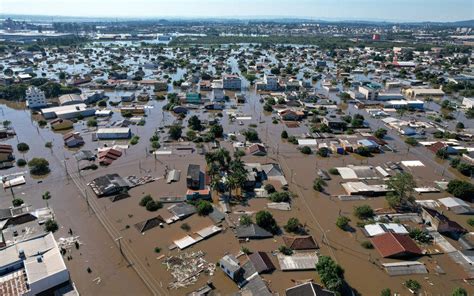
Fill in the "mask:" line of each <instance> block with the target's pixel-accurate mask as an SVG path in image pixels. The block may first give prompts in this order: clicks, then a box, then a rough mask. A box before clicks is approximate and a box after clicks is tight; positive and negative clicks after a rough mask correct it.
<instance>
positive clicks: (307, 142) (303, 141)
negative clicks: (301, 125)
mask: <svg viewBox="0 0 474 296" xmlns="http://www.w3.org/2000/svg"><path fill="white" fill-rule="evenodd" d="M298 145H300V146H316V145H318V143H317V142H316V139H298Z"/></svg>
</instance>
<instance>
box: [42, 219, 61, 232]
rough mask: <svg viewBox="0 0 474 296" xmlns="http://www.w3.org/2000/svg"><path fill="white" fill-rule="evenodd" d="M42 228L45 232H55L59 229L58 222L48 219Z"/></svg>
mask: <svg viewBox="0 0 474 296" xmlns="http://www.w3.org/2000/svg"><path fill="white" fill-rule="evenodd" d="M44 229H45V230H46V231H47V232H56V231H57V230H58V229H59V225H58V223H57V222H56V221H55V220H53V219H48V220H46V222H45V223H44Z"/></svg>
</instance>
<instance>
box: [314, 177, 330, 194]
mask: <svg viewBox="0 0 474 296" xmlns="http://www.w3.org/2000/svg"><path fill="white" fill-rule="evenodd" d="M326 185H327V183H326V181H324V180H323V179H322V178H316V179H314V181H313V189H314V190H315V191H318V192H322V191H323V190H324V186H326Z"/></svg>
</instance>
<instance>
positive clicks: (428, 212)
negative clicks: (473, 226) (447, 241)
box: [421, 207, 467, 238]
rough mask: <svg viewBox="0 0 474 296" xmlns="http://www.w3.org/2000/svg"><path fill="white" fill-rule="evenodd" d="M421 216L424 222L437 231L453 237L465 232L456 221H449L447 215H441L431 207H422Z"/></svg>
mask: <svg viewBox="0 0 474 296" xmlns="http://www.w3.org/2000/svg"><path fill="white" fill-rule="evenodd" d="M421 217H422V218H423V220H424V221H425V223H426V224H430V225H431V227H433V228H434V229H435V230H436V231H438V232H439V233H442V234H446V235H448V236H450V237H453V238H458V237H459V236H461V235H462V234H464V233H466V232H467V231H466V229H464V228H463V227H462V226H461V225H459V224H458V223H457V222H455V221H451V220H450V219H449V218H448V217H446V216H445V215H443V213H440V212H438V211H436V210H433V209H429V208H425V207H423V208H422V212H421Z"/></svg>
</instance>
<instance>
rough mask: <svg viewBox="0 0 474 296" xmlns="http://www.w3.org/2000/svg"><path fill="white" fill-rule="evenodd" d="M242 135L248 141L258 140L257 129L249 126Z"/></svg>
mask: <svg viewBox="0 0 474 296" xmlns="http://www.w3.org/2000/svg"><path fill="white" fill-rule="evenodd" d="M242 135H244V137H245V140H247V141H248V142H257V141H258V140H259V138H258V133H257V131H256V130H254V129H251V128H249V129H248V130H246V131H244V132H243V133H242Z"/></svg>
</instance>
